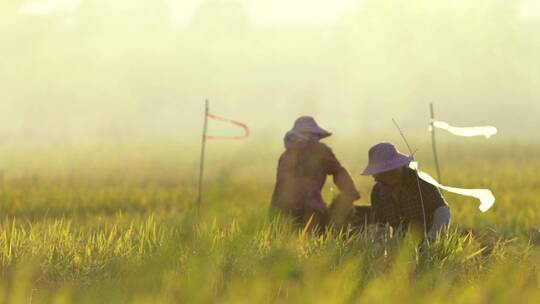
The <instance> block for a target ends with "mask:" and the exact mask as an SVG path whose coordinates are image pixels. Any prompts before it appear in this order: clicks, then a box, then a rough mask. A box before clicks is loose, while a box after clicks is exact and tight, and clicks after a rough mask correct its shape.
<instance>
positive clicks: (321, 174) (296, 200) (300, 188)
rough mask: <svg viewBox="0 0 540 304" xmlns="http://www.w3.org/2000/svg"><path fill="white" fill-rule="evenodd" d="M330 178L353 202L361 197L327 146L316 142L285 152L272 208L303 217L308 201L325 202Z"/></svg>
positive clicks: (281, 160)
mask: <svg viewBox="0 0 540 304" xmlns="http://www.w3.org/2000/svg"><path fill="white" fill-rule="evenodd" d="M327 175H332V176H333V179H334V183H335V184H336V186H337V187H338V189H339V190H340V192H341V193H342V195H344V196H346V197H349V198H350V199H351V200H356V199H358V198H359V196H360V195H359V194H358V191H357V190H356V187H355V186H354V182H353V180H352V178H351V176H350V175H349V173H348V172H347V170H346V169H345V168H343V166H341V164H340V162H339V161H338V160H337V158H336V157H335V155H334V153H333V152H332V150H331V149H330V148H329V147H328V146H326V145H325V144H323V143H320V142H318V141H313V142H309V143H306V144H304V145H301V146H298V147H294V148H288V149H286V150H285V152H283V154H282V155H281V157H280V158H279V164H278V168H277V178H276V185H275V188H274V193H273V195H272V208H273V209H278V210H280V211H285V212H286V213H289V214H291V215H293V216H298V217H301V216H303V215H304V214H305V212H306V208H307V205H308V204H307V202H308V201H309V200H311V199H315V200H321V201H322V197H321V189H322V187H323V186H324V184H325V181H326V177H327Z"/></svg>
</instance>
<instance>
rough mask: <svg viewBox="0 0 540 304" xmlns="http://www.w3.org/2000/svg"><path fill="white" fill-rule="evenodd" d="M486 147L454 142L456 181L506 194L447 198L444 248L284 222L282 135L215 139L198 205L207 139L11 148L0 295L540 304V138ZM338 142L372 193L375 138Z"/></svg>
mask: <svg viewBox="0 0 540 304" xmlns="http://www.w3.org/2000/svg"><path fill="white" fill-rule="evenodd" d="M396 142H397V140H396ZM474 143H477V142H474V141H467V142H465V143H463V144H456V143H453V142H446V143H444V142H443V143H442V144H441V146H440V153H441V165H442V171H443V181H444V183H445V184H448V185H452V186H462V187H469V188H473V187H477V188H489V189H491V190H492V191H493V193H494V194H495V196H496V197H497V202H496V203H495V206H494V207H493V209H492V210H490V211H488V212H487V213H481V212H480V211H479V210H478V209H477V207H478V203H477V202H476V201H475V200H473V199H470V198H464V197H459V196H456V195H450V194H445V197H446V199H447V201H448V202H449V204H450V207H451V210H452V214H453V218H452V227H451V229H450V233H448V234H447V235H442V236H440V237H439V238H438V239H437V241H436V242H434V243H430V244H420V243H419V240H418V239H416V238H415V237H414V236H412V235H406V236H403V235H401V234H399V233H398V234H393V235H390V234H386V235H383V236H382V237H380V236H379V237H376V236H375V235H372V234H370V233H368V232H363V233H359V234H352V235H345V234H339V233H332V232H328V233H326V234H323V235H312V234H310V233H309V232H307V231H304V230H300V231H298V230H294V229H292V228H291V227H290V223H288V222H287V220H286V219H282V220H279V219H278V220H274V221H270V220H269V219H268V218H267V207H268V204H269V200H270V195H271V192H272V188H273V182H274V175H275V172H274V170H275V166H276V162H277V157H278V156H279V153H280V149H281V148H280V146H279V145H278V144H264V143H256V144H253V143H251V142H249V141H247V142H242V143H212V144H211V145H210V147H209V151H208V159H207V165H208V166H207V170H206V181H205V188H204V189H205V193H204V199H203V205H202V206H201V213H200V214H197V212H196V208H195V205H194V203H195V199H196V194H197V193H196V177H197V167H198V162H197V156H198V150H197V149H198V145H197V144H196V143H175V142H172V141H171V142H144V143H129V144H127V143H126V144H85V145H76V146H75V145H73V146H69V145H58V146H54V147H53V146H49V145H41V146H39V145H32V146H30V145H27V146H23V145H18V146H10V147H3V148H2V149H0V170H1V172H2V174H1V180H0V187H1V188H0V273H1V276H0V302H3V303H395V302H398V301H399V302H400V303H439V302H440V303H508V302H513V303H536V302H538V301H539V300H540V288H539V287H540V270H539V266H540V248H539V245H540V174H538V172H539V171H540V146H538V145H534V144H528V143H525V142H497V141H494V142H490V143H489V144H486V145H482V146H479V145H475V144H474ZM330 144H331V145H332V147H334V149H335V152H336V154H337V155H338V157H339V158H340V159H341V160H342V162H343V164H344V165H346V166H347V167H348V168H349V169H350V171H351V173H353V175H354V178H355V181H356V183H357V185H358V188H359V189H360V191H361V192H362V194H363V198H362V199H361V200H360V201H358V204H368V203H369V201H368V199H367V198H368V197H369V191H370V187H371V186H372V185H373V182H372V181H371V179H368V178H363V177H360V176H359V174H358V173H359V172H360V170H361V169H362V167H363V165H364V164H365V162H366V158H367V155H366V154H367V153H366V151H367V148H368V147H369V145H370V144H371V142H368V141H366V142H363V143H361V144H358V145H357V144H355V143H354V142H352V141H351V142H342V141H339V140H336V141H335V142H332V141H330ZM471 146H472V147H473V148H471ZM430 151H431V150H430V147H429V146H428V145H427V144H426V143H424V142H420V149H419V153H418V159H419V161H420V164H421V166H423V168H424V170H426V171H427V172H431V173H433V172H434V171H433V166H432V161H431V154H430ZM424 164H425V165H424ZM327 184H328V185H327V187H326V188H325V193H324V195H325V197H326V198H327V199H328V198H331V196H332V195H333V192H334V191H335V190H334V189H333V188H332V187H331V180H329V182H328V183H327Z"/></svg>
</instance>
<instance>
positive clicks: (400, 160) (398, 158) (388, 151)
mask: <svg viewBox="0 0 540 304" xmlns="http://www.w3.org/2000/svg"><path fill="white" fill-rule="evenodd" d="M412 160H413V156H412V155H406V154H403V153H401V152H399V151H398V149H397V148H396V147H395V146H394V145H393V144H391V143H389V142H382V143H378V144H376V145H375V146H373V147H372V148H371V149H369V163H368V165H367V167H366V169H365V170H364V172H362V175H374V174H378V173H383V172H387V171H391V170H394V169H397V168H400V167H404V166H407V165H408V164H409V163H410V162H411V161H412Z"/></svg>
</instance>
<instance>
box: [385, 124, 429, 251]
mask: <svg viewBox="0 0 540 304" xmlns="http://www.w3.org/2000/svg"><path fill="white" fill-rule="evenodd" d="M392 121H393V122H394V125H395V126H396V128H397V129H398V131H399V135H401V138H402V139H403V141H404V142H405V145H407V149H409V153H410V155H411V156H412V160H413V161H415V159H414V152H413V150H412V148H411V146H410V145H409V141H408V140H407V138H406V137H405V134H403V131H402V130H401V128H400V127H399V124H398V123H397V121H396V120H395V119H394V118H392ZM414 170H415V171H416V174H415V176H416V184H417V186H418V194H419V195H420V206H421V207H422V219H423V220H424V238H425V239H426V240H427V239H428V237H427V231H428V227H427V220H426V209H425V207H424V197H423V196H422V187H420V177H419V176H418V168H416V169H414Z"/></svg>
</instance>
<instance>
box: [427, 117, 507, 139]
mask: <svg viewBox="0 0 540 304" xmlns="http://www.w3.org/2000/svg"><path fill="white" fill-rule="evenodd" d="M432 123H433V126H434V127H435V128H439V129H443V130H446V131H448V132H450V133H452V134H454V135H457V136H465V137H472V136H485V137H486V138H490V137H491V136H493V135H495V134H497V132H498V131H497V128H495V127H492V126H484V127H454V126H451V125H449V124H448V123H446V122H444V121H437V120H433V121H432ZM431 130H432V127H431V125H430V126H429V131H430V132H431Z"/></svg>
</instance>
